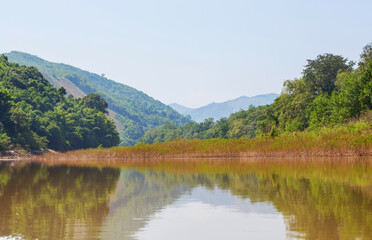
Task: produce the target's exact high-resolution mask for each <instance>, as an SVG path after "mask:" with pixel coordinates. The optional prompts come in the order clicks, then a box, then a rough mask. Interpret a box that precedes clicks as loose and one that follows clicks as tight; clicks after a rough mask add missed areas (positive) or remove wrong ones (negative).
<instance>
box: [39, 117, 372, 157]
mask: <svg viewBox="0 0 372 240" xmlns="http://www.w3.org/2000/svg"><path fill="white" fill-rule="evenodd" d="M371 155H372V127H371V123H370V122H356V123H351V124H348V125H345V126H338V127H333V128H324V129H321V130H319V131H312V132H295V133H286V134H282V135H280V136H278V137H275V138H272V137H268V136H264V137H257V138H253V139H208V140H197V139H195V140H175V141H171V142H165V143H154V144H151V145H148V144H137V145H136V146H133V147H113V148H96V149H86V150H78V151H71V152H66V153H49V154H44V155H42V156H38V157H37V159H38V160H53V159H54V160H70V159H74V160H75V161H78V160H89V159H101V161H109V160H110V159H127V160H128V159H164V158H211V157H212V158H247V157H347V156H371Z"/></svg>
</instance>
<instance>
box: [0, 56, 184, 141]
mask: <svg viewBox="0 0 372 240" xmlns="http://www.w3.org/2000/svg"><path fill="white" fill-rule="evenodd" d="M6 56H8V58H9V61H10V62H15V63H18V64H22V65H26V66H33V67H36V68H37V69H39V70H40V72H41V73H42V74H43V76H44V77H45V78H46V79H47V80H48V81H49V82H50V83H52V84H53V85H54V86H55V87H57V88H59V87H64V88H65V89H66V91H67V93H70V94H72V95H74V96H75V97H83V96H85V95H86V94H89V93H98V94H100V95H101V96H102V97H103V98H104V99H105V100H106V101H107V103H108V109H109V112H110V114H109V116H110V117H112V118H114V119H115V123H116V127H117V129H118V132H119V135H120V139H121V145H134V144H136V143H137V142H138V140H139V139H140V138H141V137H142V136H143V135H144V134H145V132H146V131H147V130H148V129H151V128H154V127H157V126H160V125H163V124H164V123H166V122H170V123H172V124H175V125H177V126H180V125H183V124H185V123H187V122H188V121H190V119H189V118H186V117H184V116H182V115H181V114H179V113H178V112H176V111H175V110H174V109H172V108H171V107H169V106H167V105H165V104H163V103H161V102H160V101H157V100H155V99H153V98H152V97H150V96H148V95H146V94H145V93H143V92H141V91H138V90H136V89H134V88H132V87H129V86H127V85H125V84H122V83H118V82H114V81H112V80H109V79H107V78H106V77H104V75H103V74H102V75H101V76H100V75H97V74H94V73H90V72H87V71H83V70H81V69H79V68H76V67H73V66H69V65H66V64H62V63H52V62H48V61H45V60H43V59H41V58H39V57H37V56H33V55H31V54H27V53H22V52H16V51H13V52H11V53H7V54H6Z"/></svg>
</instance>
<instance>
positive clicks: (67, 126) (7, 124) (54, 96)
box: [0, 55, 120, 152]
mask: <svg viewBox="0 0 372 240" xmlns="http://www.w3.org/2000/svg"><path fill="white" fill-rule="evenodd" d="M65 95H66V90H65V89H64V88H59V89H57V88H55V87H53V85H52V84H50V83H49V82H48V81H47V80H46V79H45V78H44V77H43V76H42V75H41V73H40V72H39V71H38V70H37V69H36V68H35V67H26V66H20V65H18V64H16V63H10V62H8V60H7V57H6V56H5V55H0V152H1V151H5V150H8V149H13V148H17V147H21V148H23V149H27V150H39V149H46V148H49V149H53V150H58V151H67V150H73V149H81V148H95V147H98V146H103V147H111V146H116V145H118V144H119V142H120V139H119V134H118V132H117V131H116V129H115V126H114V123H113V121H112V120H111V119H109V118H107V117H106V115H105V114H106V113H107V110H106V107H107V103H106V102H105V100H103V99H102V98H101V97H100V96H99V95H98V94H94V93H92V94H88V95H86V96H85V97H83V98H73V97H72V96H69V97H65Z"/></svg>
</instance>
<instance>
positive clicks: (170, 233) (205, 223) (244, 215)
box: [134, 187, 286, 240]
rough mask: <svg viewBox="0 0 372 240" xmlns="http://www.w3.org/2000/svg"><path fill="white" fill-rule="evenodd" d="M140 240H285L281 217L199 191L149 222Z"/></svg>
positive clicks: (263, 206) (267, 207) (224, 194)
mask: <svg viewBox="0 0 372 240" xmlns="http://www.w3.org/2000/svg"><path fill="white" fill-rule="evenodd" d="M148 219H149V220H148V222H147V224H146V225H145V226H144V227H143V228H141V229H140V230H139V231H138V232H137V233H136V234H135V235H134V237H135V238H137V239H165V240H166V239H177V240H180V239H215V240H216V239H286V228H285V223H284V219H283V217H282V215H281V214H279V213H277V211H276V210H275V208H274V207H273V206H272V205H271V204H269V203H251V202H250V200H249V199H240V198H238V197H235V196H233V195H231V193H230V192H229V191H224V190H220V189H214V190H207V189H205V188H204V187H197V188H195V189H193V190H192V192H191V194H186V195H183V196H181V197H180V198H179V199H178V200H177V201H175V202H174V203H172V204H170V205H168V206H166V207H165V208H163V209H162V210H161V211H158V212H156V213H155V214H153V215H152V216H150V217H149V218H148Z"/></svg>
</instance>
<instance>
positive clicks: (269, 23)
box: [0, 0, 372, 107]
mask: <svg viewBox="0 0 372 240" xmlns="http://www.w3.org/2000/svg"><path fill="white" fill-rule="evenodd" d="M371 9H372V1H371V0H348V1H346V0H288V1H280V0H260V1H258V0H255V1H253V0H225V1H223V0H156V1H154V0H132V1H125V0H121V1H119V0H117V1H116V0H104V1H103V0H100V1H98V0H64V1H61V0H60V1H54V0H22V1H21V0H12V1H1V13H0V52H9V51H11V50H18V51H24V52H28V53H31V54H34V55H38V56H39V57H41V58H44V59H46V60H49V61H53V62H63V63H66V64H70V65H73V66H76V67H79V68H82V69H84V70H88V71H90V72H94V73H98V74H101V73H104V74H106V76H107V77H108V78H110V79H112V80H115V81H118V82H122V83H125V84H127V85H129V86H132V87H134V88H136V89H138V90H141V91H143V92H145V93H147V94H149V95H150V96H152V97H154V98H155V99H158V100H160V101H162V102H164V103H166V104H169V103H172V102H177V103H180V104H183V105H185V106H188V107H198V106H201V105H205V104H207V103H210V102H212V101H215V102H221V101H225V100H228V99H233V98H236V97H239V96H242V95H246V96H253V95H257V94H262V93H271V92H276V93H280V91H281V88H282V84H283V81H284V80H286V79H293V78H295V77H299V76H300V75H301V71H302V69H303V66H304V65H305V64H306V59H314V58H315V57H316V56H317V55H318V54H323V53H327V52H328V53H335V54H340V55H343V56H345V57H348V58H349V59H351V60H354V61H357V60H358V59H359V54H360V53H361V50H362V48H363V46H365V45H366V44H367V43H370V42H372V15H371Z"/></svg>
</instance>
